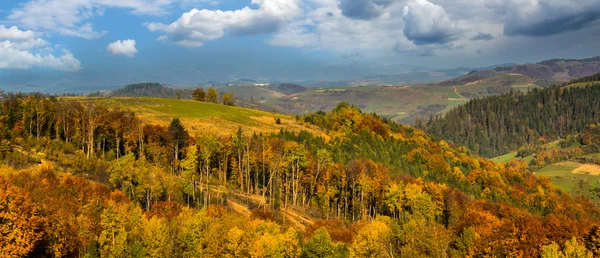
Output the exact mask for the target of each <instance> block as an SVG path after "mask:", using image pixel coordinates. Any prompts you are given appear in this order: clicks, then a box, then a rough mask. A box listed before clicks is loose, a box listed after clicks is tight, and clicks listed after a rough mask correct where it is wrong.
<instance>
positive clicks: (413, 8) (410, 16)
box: [402, 0, 462, 45]
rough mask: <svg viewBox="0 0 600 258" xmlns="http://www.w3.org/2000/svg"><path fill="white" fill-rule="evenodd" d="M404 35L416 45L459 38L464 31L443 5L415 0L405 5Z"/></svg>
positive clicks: (424, 0) (425, 0)
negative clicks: (452, 19)
mask: <svg viewBox="0 0 600 258" xmlns="http://www.w3.org/2000/svg"><path fill="white" fill-rule="evenodd" d="M402 16H403V18H404V35H405V36H406V37H407V38H408V39H409V40H410V41H412V42H414V43H415V44H416V45H429V44H443V43H447V42H450V41H453V40H455V39H457V38H458V36H459V35H460V33H462V31H461V30H460V29H458V28H457V27H456V24H455V23H454V22H453V21H451V20H450V18H449V17H448V14H446V10H444V8H443V7H441V6H439V5H436V4H432V3H430V2H429V1H427V0H414V1H412V2H410V3H408V4H407V5H406V6H405V7H404V11H403V14H402Z"/></svg>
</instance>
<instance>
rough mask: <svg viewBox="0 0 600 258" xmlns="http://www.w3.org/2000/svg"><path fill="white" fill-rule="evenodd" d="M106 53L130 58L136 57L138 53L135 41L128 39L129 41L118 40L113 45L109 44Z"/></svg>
mask: <svg viewBox="0 0 600 258" xmlns="http://www.w3.org/2000/svg"><path fill="white" fill-rule="evenodd" d="M106 51H108V53H110V54H112V55H124V56H128V57H134V56H135V54H136V53H137V52H138V51H137V49H136V48H135V40H133V39H127V40H123V41H121V40H117V41H115V42H113V43H110V44H108V47H106Z"/></svg>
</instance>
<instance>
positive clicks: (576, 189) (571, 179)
mask: <svg viewBox="0 0 600 258" xmlns="http://www.w3.org/2000/svg"><path fill="white" fill-rule="evenodd" d="M599 172H600V166H597V165H591V164H582V163H579V162H573V161H567V162H559V163H555V164H551V165H548V166H545V167H543V168H542V169H540V170H537V171H535V174H536V175H537V176H546V177H548V178H550V181H552V183H553V184H554V185H556V186H557V187H559V188H560V189H562V190H563V191H565V192H567V193H570V194H571V195H573V196H579V195H583V196H584V197H587V198H589V199H590V200H591V201H592V202H594V203H598V202H600V200H599V198H598V195H596V194H595V193H594V191H593V189H594V188H596V187H600V176H598V175H600V174H599Z"/></svg>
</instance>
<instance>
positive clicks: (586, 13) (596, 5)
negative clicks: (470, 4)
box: [485, 0, 600, 36]
mask: <svg viewBox="0 0 600 258" xmlns="http://www.w3.org/2000/svg"><path fill="white" fill-rule="evenodd" d="M485 5H486V6H487V7H488V8H491V9H493V10H495V12H496V14H497V15H498V16H499V17H500V19H501V21H502V22H503V23H504V34H505V35H507V36H519V35H520V36H550V35H555V34H560V33H563V32H567V31H574V30H579V29H582V28H584V27H586V26H588V25H591V24H592V23H593V22H595V21H598V20H600V1H598V0H485Z"/></svg>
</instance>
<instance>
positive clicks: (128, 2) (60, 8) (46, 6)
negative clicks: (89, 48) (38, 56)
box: [8, 0, 177, 39]
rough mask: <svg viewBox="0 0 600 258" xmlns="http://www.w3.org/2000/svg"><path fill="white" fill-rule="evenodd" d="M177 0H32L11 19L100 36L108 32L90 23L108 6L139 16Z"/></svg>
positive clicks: (24, 25) (42, 27)
mask: <svg viewBox="0 0 600 258" xmlns="http://www.w3.org/2000/svg"><path fill="white" fill-rule="evenodd" d="M176 1H177V0H78V1H72V0H32V1H30V2H27V3H24V4H22V5H20V6H19V7H17V8H15V9H13V10H12V11H11V13H10V14H9V15H8V20H10V21H12V22H15V23H16V24H18V25H19V27H22V28H26V29H31V30H36V31H44V32H50V33H58V34H61V35H67V36H75V37H81V38H85V39H93V38H99V37H101V36H103V35H104V34H105V33H106V31H102V30H100V31H98V30H96V29H94V27H93V25H92V23H91V22H89V21H90V20H91V19H92V18H93V17H95V16H101V15H103V13H104V9H106V8H127V9H131V10H132V12H133V13H134V14H137V15H162V14H165V10H167V9H168V7H169V6H171V5H172V4H173V3H174V2H176Z"/></svg>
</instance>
